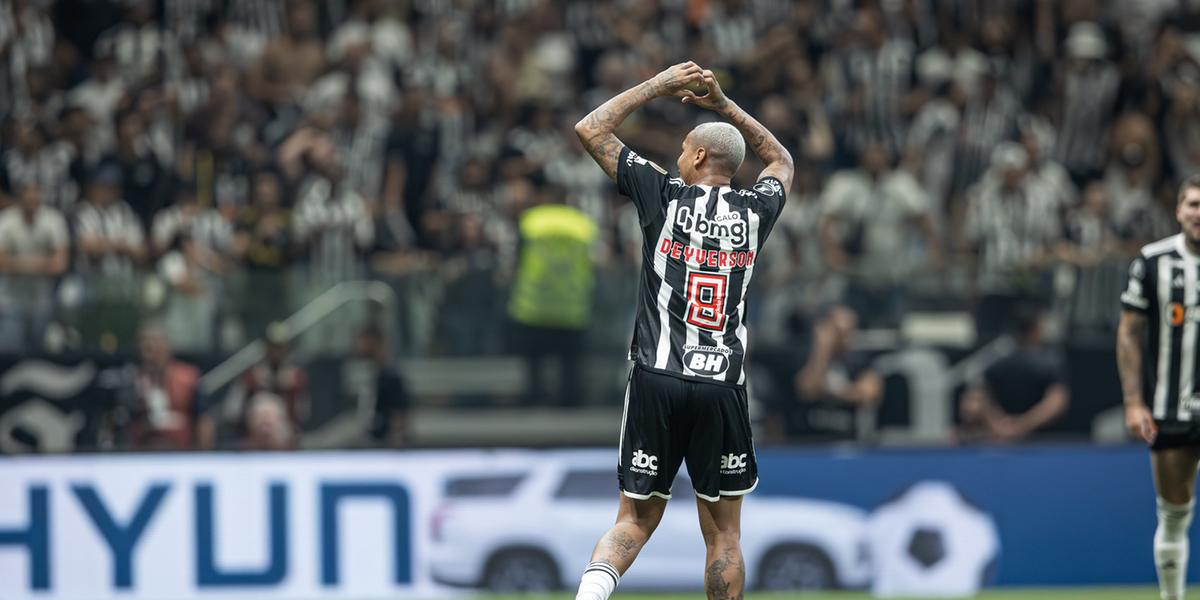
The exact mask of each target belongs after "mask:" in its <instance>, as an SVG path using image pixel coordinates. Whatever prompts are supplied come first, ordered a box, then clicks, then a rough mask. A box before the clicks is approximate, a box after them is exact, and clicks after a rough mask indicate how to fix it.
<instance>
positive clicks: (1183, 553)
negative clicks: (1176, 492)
mask: <svg viewBox="0 0 1200 600" xmlns="http://www.w3.org/2000/svg"><path fill="white" fill-rule="evenodd" d="M1195 505H1196V500H1195V499H1193V500H1192V501H1191V502H1188V503H1187V504H1171V503H1170V502H1167V501H1166V500H1163V499H1162V498H1159V499H1158V528H1157V529H1155V530H1154V567H1155V569H1156V570H1157V571H1158V589H1159V591H1160V592H1161V595H1162V599H1163V600H1183V592H1184V583H1185V580H1186V578H1187V562H1188V537H1187V533H1188V526H1189V525H1191V524H1192V508H1193V507H1194V506H1195Z"/></svg>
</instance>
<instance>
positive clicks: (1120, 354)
mask: <svg viewBox="0 0 1200 600" xmlns="http://www.w3.org/2000/svg"><path fill="white" fill-rule="evenodd" d="M1145 329H1146V317H1143V316H1141V315H1137V314H1134V313H1131V312H1128V311H1126V312H1122V313H1121V321H1120V323H1119V324H1118V325H1117V371H1118V373H1119V374H1120V376H1121V392H1122V395H1123V396H1124V399H1125V403H1126V404H1129V403H1140V402H1143V400H1142V335H1143V333H1144V332H1145Z"/></svg>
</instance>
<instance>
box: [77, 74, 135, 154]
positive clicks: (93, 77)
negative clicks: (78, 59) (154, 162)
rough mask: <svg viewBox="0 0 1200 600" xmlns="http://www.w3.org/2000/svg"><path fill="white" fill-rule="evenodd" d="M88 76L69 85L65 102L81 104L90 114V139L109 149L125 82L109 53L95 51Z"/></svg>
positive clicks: (104, 151) (102, 148) (123, 94)
mask: <svg viewBox="0 0 1200 600" xmlns="http://www.w3.org/2000/svg"><path fill="white" fill-rule="evenodd" d="M88 72H89V74H90V77H88V78H87V79H86V80H84V81H83V82H82V83H80V84H79V85H76V86H75V87H73V88H71V91H70V92H68V94H67V103H68V104H70V105H71V106H76V107H79V108H82V109H83V110H84V111H86V112H87V114H88V115H89V116H90V117H91V118H92V122H93V123H94V127H95V128H94V129H93V130H92V132H91V135H92V143H93V144H94V145H95V148H96V149H97V151H98V152H100V153H102V154H107V153H109V152H110V151H111V150H112V147H113V143H114V140H115V137H116V136H115V135H114V133H113V116H114V115H115V114H116V113H117V106H118V104H119V103H120V102H121V99H122V98H124V97H125V91H126V85H125V82H124V81H122V80H121V78H120V77H119V76H118V73H117V65H116V60H115V59H114V58H113V56H112V55H111V54H104V53H101V54H97V55H96V57H95V59H93V60H92V63H91V66H90V69H89V70H88Z"/></svg>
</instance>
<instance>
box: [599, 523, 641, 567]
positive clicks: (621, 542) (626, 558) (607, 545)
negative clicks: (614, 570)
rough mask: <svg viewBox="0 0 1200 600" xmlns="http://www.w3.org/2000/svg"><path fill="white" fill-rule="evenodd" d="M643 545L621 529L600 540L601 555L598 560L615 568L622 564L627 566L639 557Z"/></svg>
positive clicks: (613, 530)
mask: <svg viewBox="0 0 1200 600" xmlns="http://www.w3.org/2000/svg"><path fill="white" fill-rule="evenodd" d="M641 547H642V545H641V544H640V543H638V541H637V540H636V539H634V537H633V536H632V535H629V534H628V533H625V532H624V531H621V530H619V529H612V530H610V531H609V532H608V533H607V534H605V536H604V537H603V538H601V540H600V553H599V554H600V555H599V556H598V557H597V558H596V560H600V561H603V562H606V563H609V564H612V565H613V566H616V564H615V563H617V562H620V563H622V564H624V565H626V566H628V564H629V563H630V562H631V561H632V560H633V558H634V557H635V556H637V553H638V550H640V549H641Z"/></svg>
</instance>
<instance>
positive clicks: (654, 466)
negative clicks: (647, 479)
mask: <svg viewBox="0 0 1200 600" xmlns="http://www.w3.org/2000/svg"><path fill="white" fill-rule="evenodd" d="M629 464H630V467H629V470H630V471H633V472H634V473H641V474H642V475H658V457H657V456H654V455H653V454H646V453H645V452H643V451H642V449H641V448H639V449H637V450H636V451H634V453H633V459H632V460H630V461H629Z"/></svg>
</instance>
